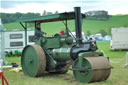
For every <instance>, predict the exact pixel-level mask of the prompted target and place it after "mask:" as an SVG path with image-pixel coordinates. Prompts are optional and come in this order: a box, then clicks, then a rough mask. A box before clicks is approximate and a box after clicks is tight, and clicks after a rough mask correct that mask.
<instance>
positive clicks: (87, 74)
mask: <svg viewBox="0 0 128 85" xmlns="http://www.w3.org/2000/svg"><path fill="white" fill-rule="evenodd" d="M80 60H81V59H77V60H76V62H75V63H74V66H77V67H87V68H92V67H91V64H90V62H89V61H87V60H85V59H84V58H82V61H80ZM73 74H74V77H75V79H76V80H77V81H79V82H83V83H87V82H89V81H90V80H91V78H92V75H93V72H92V71H77V70H73Z"/></svg>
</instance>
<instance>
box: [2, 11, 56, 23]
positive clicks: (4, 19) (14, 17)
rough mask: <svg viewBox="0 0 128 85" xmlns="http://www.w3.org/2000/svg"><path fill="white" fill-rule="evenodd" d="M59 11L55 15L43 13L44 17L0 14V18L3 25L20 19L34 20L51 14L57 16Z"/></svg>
mask: <svg viewBox="0 0 128 85" xmlns="http://www.w3.org/2000/svg"><path fill="white" fill-rule="evenodd" d="M57 13H58V11H55V13H52V12H47V11H45V10H44V11H43V13H42V15H41V14H40V13H19V12H17V13H0V18H1V21H2V23H3V24H6V23H11V22H15V21H16V20H19V19H26V18H33V17H40V16H45V15H50V14H57Z"/></svg>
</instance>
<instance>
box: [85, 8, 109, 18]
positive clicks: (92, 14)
mask: <svg viewBox="0 0 128 85" xmlns="http://www.w3.org/2000/svg"><path fill="white" fill-rule="evenodd" d="M85 15H86V18H87V19H96V20H107V19H109V15H108V12H107V11H104V10H95V11H88V12H85Z"/></svg>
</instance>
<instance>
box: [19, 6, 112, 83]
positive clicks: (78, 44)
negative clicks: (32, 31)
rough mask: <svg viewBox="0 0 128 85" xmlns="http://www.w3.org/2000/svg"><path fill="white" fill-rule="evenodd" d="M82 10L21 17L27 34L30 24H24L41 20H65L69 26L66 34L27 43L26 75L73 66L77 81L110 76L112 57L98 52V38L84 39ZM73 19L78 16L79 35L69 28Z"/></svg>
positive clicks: (66, 68)
mask: <svg viewBox="0 0 128 85" xmlns="http://www.w3.org/2000/svg"><path fill="white" fill-rule="evenodd" d="M80 11H81V10H80V7H75V8H74V12H64V13H59V14H54V15H47V16H41V17H38V18H31V19H23V20H18V22H20V24H21V25H22V26H23V27H24V29H25V35H26V36H27V32H26V31H27V25H24V24H23V23H25V24H27V23H35V27H36V25H37V23H46V22H54V21H63V23H64V25H65V32H64V34H63V35H60V34H55V35H53V36H51V37H46V36H42V37H39V38H37V37H36V39H34V38H33V39H32V41H33V42H35V44H34V45H27V42H26V46H25V48H24V49H23V52H22V57H21V65H22V69H23V72H24V74H25V75H27V76H30V77H39V76H43V74H44V73H45V72H49V73H54V74H56V73H57V74H65V73H67V72H68V70H69V69H70V70H72V71H73V75H74V78H75V80H76V81H79V82H81V83H90V82H99V81H104V80H107V79H108V78H109V75H110V73H111V65H110V64H109V60H108V58H106V57H104V55H103V53H102V52H98V51H96V50H97V49H98V47H97V45H96V41H94V40H91V39H90V40H88V41H84V39H83V37H82V29H81V26H82V23H81V20H82V19H84V18H85V15H84V14H82V13H80ZM72 19H75V33H76V34H75V35H73V34H72V33H71V32H70V30H69V29H68V20H72ZM51 30H54V28H51ZM34 37H35V36H34ZM26 40H27V38H26Z"/></svg>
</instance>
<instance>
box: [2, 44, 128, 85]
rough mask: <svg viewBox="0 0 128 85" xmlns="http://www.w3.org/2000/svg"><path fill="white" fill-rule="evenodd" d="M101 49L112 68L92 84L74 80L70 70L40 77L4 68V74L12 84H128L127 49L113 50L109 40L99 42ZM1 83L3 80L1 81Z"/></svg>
mask: <svg viewBox="0 0 128 85" xmlns="http://www.w3.org/2000/svg"><path fill="white" fill-rule="evenodd" d="M98 47H99V51H101V50H103V51H104V53H105V56H109V58H110V62H111V65H112V66H113V67H114V68H113V69H112V72H111V75H110V77H109V78H108V80H106V81H103V82H96V83H90V84H82V83H79V82H77V81H75V80H74V77H73V74H72V71H68V73H67V74H63V75H59V74H56V75H51V74H48V73H45V74H44V75H43V76H41V77H38V78H32V77H27V76H25V75H24V74H23V72H19V73H15V72H9V70H10V69H4V75H5V77H6V78H7V80H8V82H9V84H10V85H127V84H128V68H124V64H125V57H124V56H125V54H126V51H115V52H114V51H111V50H110V48H109V43H108V42H103V43H98ZM6 60H7V61H8V62H9V64H10V63H11V62H18V64H20V57H17V58H16V57H11V58H6ZM0 83H1V81H0Z"/></svg>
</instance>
